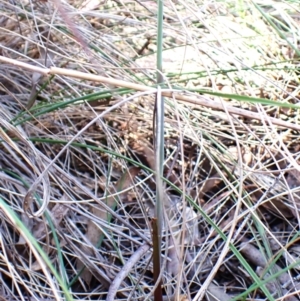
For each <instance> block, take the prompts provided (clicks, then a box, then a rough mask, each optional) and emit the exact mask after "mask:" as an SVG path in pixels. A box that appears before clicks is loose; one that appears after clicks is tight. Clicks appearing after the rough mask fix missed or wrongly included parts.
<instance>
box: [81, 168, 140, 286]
mask: <svg viewBox="0 0 300 301" xmlns="http://www.w3.org/2000/svg"><path fill="white" fill-rule="evenodd" d="M139 172H140V168H139V167H135V166H133V167H130V168H129V169H128V171H127V172H125V173H124V174H123V176H122V177H121V178H120V179H119V180H118V182H117V183H116V186H115V187H116V188H115V190H114V191H111V192H110V193H111V194H114V193H115V192H121V191H122V190H125V189H127V188H129V187H130V186H131V185H132V184H133V180H134V178H135V177H136V176H137V175H138V173H139ZM127 194H128V193H127V192H123V193H120V194H119V195H118V196H117V197H116V198H118V199H119V200H121V201H123V202H125V201H126V198H127ZM115 203H116V199H115V197H112V196H110V197H108V198H107V203H106V204H107V206H109V207H110V208H113V207H114V206H115ZM91 213H92V215H93V216H95V217H97V218H99V219H101V220H103V221H107V220H108V218H109V215H108V214H107V212H106V211H105V210H104V209H103V208H102V207H101V206H100V205H96V206H95V205H94V206H93V207H92V208H91ZM102 234H103V232H102V231H101V229H100V228H99V227H98V226H97V225H96V224H95V223H94V222H93V220H92V219H89V221H88V226H87V232H86V234H85V235H86V238H87V240H88V241H90V243H91V245H92V246H95V245H96V244H97V243H98V241H99V239H100V237H101V235H102ZM82 251H83V252H84V253H85V254H86V255H88V256H91V255H93V249H91V248H86V247H82ZM76 265H77V269H78V270H81V268H82V267H83V266H84V264H83V263H82V262H81V261H80V260H77V263H76ZM81 278H82V279H84V280H85V282H86V283H87V284H89V283H90V281H91V279H92V273H91V272H90V271H89V270H88V269H85V270H84V271H83V273H82V274H81Z"/></svg>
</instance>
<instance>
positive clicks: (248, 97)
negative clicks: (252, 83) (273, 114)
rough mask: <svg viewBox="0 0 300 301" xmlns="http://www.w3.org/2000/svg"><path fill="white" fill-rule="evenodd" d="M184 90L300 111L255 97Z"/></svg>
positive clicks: (289, 104)
mask: <svg viewBox="0 0 300 301" xmlns="http://www.w3.org/2000/svg"><path fill="white" fill-rule="evenodd" d="M185 90H187V91H190V92H198V93H201V94H209V95H214V96H219V97H223V98H230V99H234V100H237V101H241V102H250V103H260V104H263V105H268V106H275V107H281V108H288V109H295V110H299V109H300V106H299V105H295V104H291V103H286V102H277V101H274V100H270V99H266V98H257V97H251V96H246V95H239V94H226V93H220V92H213V91H208V90H202V89H185Z"/></svg>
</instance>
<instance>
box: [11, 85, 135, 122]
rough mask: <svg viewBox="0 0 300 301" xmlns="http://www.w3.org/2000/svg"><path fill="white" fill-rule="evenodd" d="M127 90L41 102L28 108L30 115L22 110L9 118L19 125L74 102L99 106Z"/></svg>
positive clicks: (114, 90)
mask: <svg viewBox="0 0 300 301" xmlns="http://www.w3.org/2000/svg"><path fill="white" fill-rule="evenodd" d="M129 92H130V90H129V89H127V88H119V89H112V90H105V91H101V92H96V93H92V94H87V95H84V96H81V97H76V98H73V99H71V100H67V101H61V102H56V103H54V104H53V103H50V104H49V103H47V104H45V103H43V104H40V105H37V106H34V107H33V108H31V109H30V110H29V112H30V113H31V116H27V114H28V111H22V112H21V113H19V114H18V115H16V116H15V117H14V118H13V119H11V123H13V124H14V125H21V124H23V123H24V122H26V121H30V120H33V119H34V118H36V117H38V116H41V115H43V114H46V113H50V112H53V111H56V110H58V109H62V108H65V107H67V106H69V105H71V104H75V103H78V104H81V103H83V102H85V101H86V102H92V101H100V103H99V106H100V105H101V104H102V103H103V104H106V103H107V102H108V101H109V99H110V98H111V97H113V95H124V94H127V93H129ZM23 116H26V117H25V118H23V119H21V120H18V119H20V118H21V117H23Z"/></svg>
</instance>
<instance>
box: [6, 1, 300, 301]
mask: <svg viewBox="0 0 300 301" xmlns="http://www.w3.org/2000/svg"><path fill="white" fill-rule="evenodd" d="M0 3H1V9H2V13H1V24H2V28H4V29H5V32H3V35H2V36H1V44H2V45H3V46H1V48H0V51H1V53H0V54H1V55H5V56H8V57H11V58H14V59H16V60H21V61H22V60H23V61H26V62H34V64H37V65H38V64H43V65H47V66H49V65H50V66H51V64H52V65H55V66H60V67H65V68H69V69H76V70H80V71H85V72H96V73H99V74H102V75H103V74H104V75H105V76H108V77H115V78H118V79H119V78H122V79H126V80H128V81H133V82H135V81H137V82H143V83H144V84H149V85H150V84H153V81H154V80H155V77H154V74H155V72H154V71H153V69H151V68H155V65H154V64H153V63H154V62H155V54H154V55H152V54H151V53H152V51H153V50H154V49H155V34H156V32H155V20H154V19H153V15H155V14H153V15H152V13H153V12H152V11H151V10H152V9H153V10H154V11H155V9H156V6H155V5H153V7H151V10H150V11H149V9H148V10H145V11H142V12H143V17H142V18H139V17H138V15H137V16H134V17H136V18H133V16H132V14H134V13H136V14H138V13H140V12H141V10H142V8H141V7H140V6H138V4H136V5H137V6H135V5H134V6H133V7H131V13H128V12H126V11H127V9H128V7H129V6H128V7H127V6H120V5H115V4H114V2H111V3H108V4H107V7H105V9H106V11H105V13H104V14H103V13H100V12H99V11H98V12H94V11H93V12H92V13H91V12H87V11H86V12H83V11H81V12H80V14H79V13H78V10H77V7H76V6H75V4H74V6H68V5H66V6H59V7H58V13H57V14H55V22H56V23H55V26H54V27H50V24H54V23H53V19H52V18H53V16H54V15H53V10H54V9H55V8H54V7H52V6H51V4H50V3H47V4H46V5H41V3H38V4H36V5H37V6H29V4H26V2H24V3H23V6H22V4H20V6H16V7H15V8H13V7H12V6H10V5H9V4H8V3H6V2H5V1H4V2H0ZM128 5H131V4H128ZM180 5H181V6H180ZM282 5H283V4H282ZM201 7H203V9H204V10H203V12H202V15H201V18H200V17H199V15H198V16H195V15H193V17H191V18H190V20H188V21H189V22H190V23H187V24H189V26H190V30H191V32H192V33H193V34H194V37H195V38H196V39H199V42H201V48H199V47H198V46H197V47H196V44H192V46H188V47H182V48H178V50H177V49H176V48H174V45H176V46H178V45H180V46H182V45H185V44H184V43H186V38H187V37H188V33H187V32H185V31H184V30H183V28H182V27H181V24H182V23H181V21H182V20H186V19H185V18H186V17H187V16H189V15H190V14H189V12H190V9H191V8H192V7H191V4H185V5H183V3H179V8H181V10H179V11H180V14H179V15H176V14H175V10H174V7H173V6H167V8H166V14H167V15H168V18H169V19H168V23H167V25H166V26H167V28H166V45H165V47H166V48H170V49H169V50H168V51H166V52H165V53H164V55H165V61H166V64H167V66H166V68H167V69H166V77H167V83H168V84H170V85H176V86H178V85H179V86H184V87H185V88H195V87H200V88H212V89H217V90H218V91H221V92H223V93H226V92H227V93H237V94H242V95H249V96H256V97H261V98H268V99H272V100H282V101H289V102H292V103H296V101H297V99H296V98H295V97H297V95H298V94H297V93H298V92H297V91H298V90H297V88H296V86H295V85H296V84H297V83H298V75H297V73H296V72H294V70H293V68H294V67H293V66H294V64H295V62H292V59H293V58H294V55H295V53H294V52H293V50H292V48H291V47H289V45H287V44H286V43H284V41H283V40H280V39H279V38H278V37H276V35H275V34H274V33H272V34H270V35H267V39H266V37H265V36H260V35H257V32H256V30H257V29H255V30H254V28H252V27H251V26H249V23H251V22H252V21H253V19H255V22H260V23H259V26H261V28H262V29H261V30H262V31H264V30H263V29H268V30H266V31H265V32H269V31H270V30H271V29H270V27H268V24H267V23H266V22H265V21H263V19H261V18H258V17H257V16H256V15H255V13H252V14H251V13H250V12H249V11H247V14H246V16H245V18H244V19H243V20H241V19H239V18H238V17H235V18H233V17H232V15H231V14H232V8H230V5H229V4H228V6H227V5H226V4H220V5H219V4H218V5H212V6H211V5H208V6H206V4H205V3H201ZM179 8H178V9H179ZM280 8H283V9H285V10H286V9H287V8H286V7H285V6H283V7H280ZM264 9H265V12H270V11H271V13H272V14H273V16H275V21H276V22H277V24H279V23H280V24H282V22H283V21H286V20H285V19H284V17H285V16H286V15H285V14H283V13H282V14H281V15H280V17H278V16H277V15H276V12H277V11H278V9H279V7H276V6H275V5H274V6H273V7H272V6H271V7H268V6H266V7H264ZM272 9H273V10H272ZM286 11H287V10H286ZM72 14H73V15H72ZM24 16H26V18H24ZM74 16H76V17H78V19H77V20H76V22H75V19H74ZM83 16H84V17H85V18H83ZM124 16H125V18H124ZM282 18H283V20H282ZM147 20H148V21H149V22H148V23H147V22H146V21H147ZM245 20H246V22H244V21H245ZM293 20H294V19H293ZM204 21H205V22H204ZM242 21H243V22H242ZM295 22H296V19H295ZM35 24H38V26H37V27H35ZM168 24H169V25H168ZM201 24H205V26H201ZM237 24H238V26H237ZM255 24H257V23H255ZM61 25H63V26H61ZM257 26H258V25H257ZM259 26H258V27H259ZM145 29H147V30H145ZM238 29H240V30H241V32H242V34H241V33H240V32H239V31H238ZM151 30H152V31H151ZM216 32H218V35H219V37H221V38H220V39H219V40H218V39H217V38H216V35H215V33H216ZM151 33H153V34H151ZM246 33H247V37H248V38H247V39H246V38H245V39H244V38H241V37H244V36H246ZM76 35H77V37H78V40H74V36H76ZM249 36H250V37H251V38H249ZM80 38H82V39H80ZM232 39H235V41H236V43H232ZM147 43H148V44H147ZM126 45H127V46H128V47H127V46H126ZM258 45H259V48H258ZM270 45H271V46H272V47H271V46H270ZM87 46H88V47H87ZM250 48H254V49H260V51H255V52H251V54H250V55H249V54H247V53H248V51H249V49H250ZM74 49H77V52H76V53H75V54H74ZM97 49H98V50H97ZM99 49H101V51H100V50H99ZM120 49H122V50H121V51H120ZM125 49H126V52H125ZM269 49H274V50H273V52H272V53H270V50H269ZM182 50H183V51H182ZM226 51H229V52H231V53H233V56H234V58H232V57H228V56H227V55H226ZM266 51H267V52H266ZM145 54H147V56H145ZM212 54H213V55H212ZM151 55H152V56H151ZM87 56H88V59H87ZM178 57H180V58H182V60H180V61H179V60H178ZM241 57H242V58H243V64H241V62H240V61H239V60H238V59H240V58H241ZM45 58H47V63H46V64H45ZM268 64H272V66H274V65H275V66H276V68H268V67H267V66H268ZM119 66H124V67H123V68H117V67H119ZM249 66H250V67H251V68H252V71H251V72H250V70H249ZM281 66H285V68H281ZM2 68H3V69H2V70H3V72H2V73H1V84H2V85H1V120H2V121H1V126H2V128H3V130H4V132H3V131H1V139H2V141H3V142H2V144H1V166H2V170H1V182H2V189H1V197H2V199H3V200H4V201H5V202H6V203H7V204H9V206H10V208H11V209H13V211H14V212H15V213H16V214H17V216H18V217H19V218H20V219H21V220H22V223H23V224H24V225H25V226H26V228H27V229H28V230H29V231H30V233H32V235H33V237H34V238H35V240H36V241H38V242H39V243H40V245H41V246H42V248H43V250H44V252H45V253H46V254H47V256H48V257H49V259H50V262H51V263H52V265H53V266H54V267H55V268H56V269H57V270H58V271H59V273H60V275H61V277H63V278H65V281H66V283H68V285H69V290H70V291H71V294H72V297H73V298H74V299H80V300H82V299H88V300H96V299H97V300H105V299H106V300H114V299H117V300H146V299H147V298H149V299H153V297H152V294H153V288H154V283H153V267H152V249H151V218H152V217H153V216H154V201H155V189H156V183H155V180H154V177H153V175H152V173H151V171H150V169H152V170H153V169H154V162H155V155H154V152H153V146H152V145H153V129H152V118H153V116H152V112H153V103H154V96H140V95H139V94H137V95H136V97H135V99H134V101H131V102H128V103H126V104H125V105H123V106H119V107H118V108H117V109H116V110H114V111H112V112H109V113H106V114H104V116H103V118H98V116H99V115H100V114H101V113H103V112H104V111H105V110H106V109H107V108H109V107H110V106H112V105H113V104H116V103H118V101H120V99H123V98H124V97H127V94H122V93H121V92H122V91H120V90H115V89H114V90H113V91H112V89H111V87H108V86H106V87H105V86H99V83H97V84H96V83H94V82H88V81H81V80H77V79H76V80H75V79H71V78H65V77H58V76H56V77H54V78H52V79H50V78H47V79H46V78H41V77H39V76H38V75H37V74H32V72H29V71H26V70H20V69H16V67H14V66H12V65H5V66H3V67H2ZM132 70H134V71H135V74H133V73H132ZM4 71H5V72H4ZM224 72H225V76H224ZM262 79H264V80H265V81H264V84H261V81H262ZM275 87H276V88H275ZM37 91H39V94H38V96H37V97H36V96H35V95H36V92H37ZM107 91H109V92H110V93H113V94H112V95H111V96H107V95H109V93H108V92H107ZM125 92H126V91H125ZM129 92H130V91H128V92H127V93H128V94H130V93H129ZM95 93H97V94H95ZM131 93H133V92H131ZM85 95H86V97H85V98H83V99H80V98H79V97H82V96H85ZM196 96H197V94H196ZM201 97H202V98H205V97H207V98H208V99H212V100H214V101H218V98H217V97H208V96H201ZM103 100H104V101H103ZM68 101H71V102H68ZM223 105H224V107H227V106H228V108H229V106H235V107H237V108H242V109H244V110H247V111H248V112H249V116H250V112H258V113H260V114H261V120H259V121H257V120H252V119H251V118H247V117H245V116H244V117H241V116H239V115H230V114H228V113H226V110H225V111H224V112H220V111H215V110H212V109H210V108H207V107H199V106H196V105H188V104H183V103H179V102H177V101H176V100H175V99H166V114H165V157H166V164H165V171H164V176H165V178H166V179H167V180H168V181H167V182H166V184H165V188H164V189H165V200H164V204H165V205H164V206H165V207H164V209H165V223H164V232H163V245H162V255H163V256H162V258H163V274H162V280H163V285H164V286H163V293H164V298H165V300H179V299H181V300H198V299H199V298H200V297H201V296H202V295H203V298H204V299H205V300H216V298H217V299H219V300H231V299H232V298H234V297H238V298H239V299H242V298H248V299H249V300H256V299H262V298H265V296H273V298H274V300H275V299H279V298H281V297H284V298H285V300H298V296H297V291H298V290H299V284H298V279H297V274H298V265H297V258H298V252H299V243H298V236H297V235H298V234H297V233H298V232H297V231H298V227H299V226H298V225H299V211H298V206H299V200H298V194H297V190H298V186H299V183H298V182H299V177H298V169H297V168H298V162H297V158H298V153H299V149H298V134H299V133H298V132H297V131H295V130H292V129H290V128H288V127H279V126H275V125H274V124H272V122H270V120H269V119H268V117H270V116H271V117H274V118H281V119H282V120H286V121H289V122H290V123H294V124H296V125H297V124H299V117H298V113H297V111H293V110H291V109H285V108H274V107H273V106H262V105H260V104H258V105H255V104H251V103H241V102H237V101H234V100H232V99H227V100H225V102H224V103H223ZM26 107H27V108H28V109H29V108H31V111H30V112H28V111H26ZM93 120H94V122H93V124H91V125H90V126H88V127H87V128H85V127H86V126H87V125H88V124H89V123H90V122H92V121H93ZM83 129H84V131H83V132H82V130H83ZM69 141H72V144H71V145H70V146H69V147H67V148H66V147H65V145H66V143H68V142H69ZM58 155H59V156H58ZM57 156H58V157H57ZM147 168H148V169H147ZM42 173H43V175H42V177H41V179H42V180H41V181H37V179H38V177H39V176H41V174H42ZM33 183H37V185H36V186H35V187H33V186H32V185H33ZM28 191H29V192H30V193H28ZM31 192H32V193H31ZM33 192H35V194H34V193H33ZM182 192H184V198H183V195H182ZM30 197H32V198H30ZM47 199H48V200H49V203H48V204H47V211H45V212H43V214H42V215H41V216H39V217H35V218H30V217H29V216H30V215H31V214H34V213H35V212H37V211H38V210H39V209H40V208H41V205H40V204H39V203H38V201H39V200H40V201H41V202H42V203H46V200H47ZM46 212H48V215H47V213H46ZM1 216H2V219H1V220H2V222H1V237H2V240H1V241H2V243H1V251H2V254H3V255H2V256H1V259H0V260H1V277H2V279H3V281H2V284H1V292H2V293H1V294H2V297H3V298H5V299H7V300H19V299H20V298H21V296H25V298H29V299H31V300H33V298H35V300H36V299H38V300H45V299H47V300H52V299H54V297H55V294H58V295H61V296H62V293H61V291H60V289H59V285H58V281H57V279H56V278H55V277H51V276H50V277H49V274H47V272H46V271H45V269H43V266H42V265H41V261H39V260H38V258H39V256H37V255H36V254H35V253H33V248H34V247H33V242H32V241H30V240H29V241H28V236H27V235H26V233H24V232H23V235H21V234H20V233H21V232H22V231H21V230H20V228H19V227H17V226H16V224H15V223H14V222H13V220H12V219H11V218H10V217H9V214H8V212H7V211H6V210H4V209H3V207H2V211H1ZM226 237H227V238H228V237H231V239H230V242H231V244H230V245H227V244H226ZM220 258H221V259H222V260H220ZM130 263H133V265H131V266H130ZM129 267H130V268H129ZM287 267H288V268H287ZM122 275H123V276H125V277H124V279H123V281H120V283H118V282H117V280H118V279H121V276H122ZM274 275H275V276H274ZM260 279H261V280H266V279H268V281H267V280H266V281H265V285H260V286H255V283H257V282H259V280H260ZM53 283H54V285H52V284H53ZM247 289H249V291H248V292H247ZM244 292H246V293H245V295H243V293H244ZM243 296H244V297H243ZM109 298H110V299H109Z"/></svg>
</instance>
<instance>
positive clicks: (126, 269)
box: [106, 244, 150, 301]
mask: <svg viewBox="0 0 300 301" xmlns="http://www.w3.org/2000/svg"><path fill="white" fill-rule="evenodd" d="M149 249H150V246H149V245H148V244H145V245H142V246H141V247H139V248H138V249H137V250H136V252H134V253H133V254H132V256H131V257H130V258H129V260H128V261H127V262H126V264H125V265H124V266H123V268H122V269H121V270H120V272H119V273H118V274H117V275H116V277H115V279H114V280H113V282H112V284H111V286H110V287H109V290H108V293H107V297H106V301H114V300H115V295H116V293H117V291H118V288H119V287H120V285H121V283H122V281H123V280H124V279H125V278H126V277H127V276H128V274H129V273H130V271H131V269H132V268H133V266H134V265H135V264H136V263H137V262H138V261H139V260H140V259H141V257H142V256H144V254H145V253H146V252H147V251H148V250H149Z"/></svg>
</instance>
